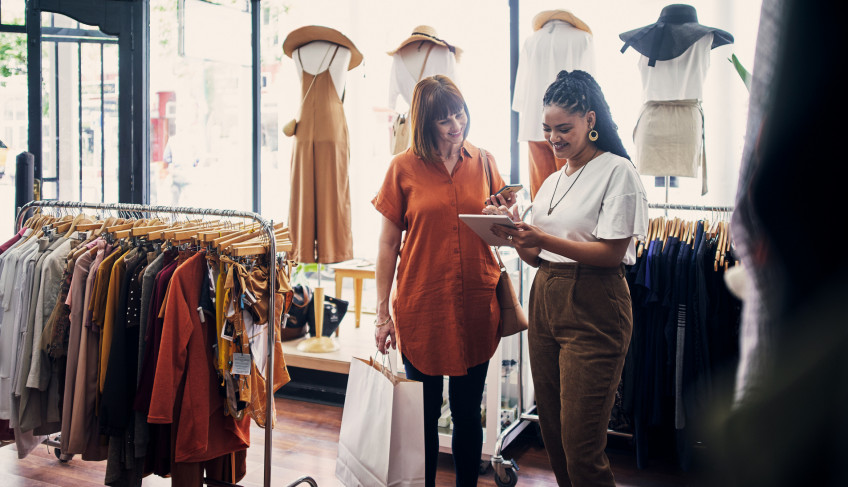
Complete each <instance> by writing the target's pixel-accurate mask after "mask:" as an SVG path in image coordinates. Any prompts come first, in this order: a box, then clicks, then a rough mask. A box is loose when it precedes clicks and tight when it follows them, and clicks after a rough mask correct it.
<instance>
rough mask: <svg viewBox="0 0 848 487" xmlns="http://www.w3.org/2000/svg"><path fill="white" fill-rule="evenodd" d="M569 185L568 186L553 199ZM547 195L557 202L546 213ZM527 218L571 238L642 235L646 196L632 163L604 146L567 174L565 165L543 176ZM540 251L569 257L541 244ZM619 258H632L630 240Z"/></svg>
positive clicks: (544, 254) (550, 258) (547, 255)
mask: <svg viewBox="0 0 848 487" xmlns="http://www.w3.org/2000/svg"><path fill="white" fill-rule="evenodd" d="M578 175H579V176H578ZM560 176H562V178H561V179H560ZM578 177H579V179H578ZM557 180H559V185H557ZM572 184H573V186H572ZM555 187H556V192H555V191H554V188H555ZM569 187H571V190H570V191H568V194H567V195H566V196H565V198H563V200H562V201H560V202H559V204H557V201H558V200H559V199H560V198H561V197H562V196H563V195H564V194H566V190H568V188H569ZM552 198H553V205H556V206H555V207H554V210H553V212H552V213H551V214H550V215H548V208H550V207H551V206H552V203H551V199H552ZM532 224H533V225H536V226H538V227H539V228H540V229H542V230H543V231H544V232H546V233H549V234H551V235H554V236H556V237H560V238H565V239H568V240H573V241H575V242H597V241H599V240H602V239H604V240H611V239H619V238H627V237H644V236H645V234H646V233H647V231H648V198H647V196H646V194H645V188H644V187H643V186H642V180H641V179H639V174H638V173H637V172H636V168H635V167H633V164H632V163H631V162H630V161H628V160H627V159H625V158H623V157H619V156H617V155H615V154H612V153H610V152H605V153H604V154H601V155H600V156H598V157H596V158H595V159H593V160H591V161H589V163H587V164H586V165H585V166H583V167H582V168H581V169H578V170H577V172H575V173H574V174H572V175H571V176H567V175H566V174H565V167H563V168H562V169H560V170H559V171H557V172H555V173H553V174H551V175H550V176H548V179H546V180H545V182H544V183H542V187H540V188H539V192H538V193H536V198H535V199H534V200H533V219H532ZM539 257H540V258H542V259H544V260H546V261H548V262H574V260H573V259H569V258H567V257H564V256H562V255H559V254H554V253H552V252H549V251H547V250H542V252H541V253H540V254H539ZM622 262H623V263H624V264H627V265H630V264H634V263H635V262H636V245H635V243H634V242H631V243H630V246H629V247H628V248H627V253H626V254H625V255H624V259H623V260H622Z"/></svg>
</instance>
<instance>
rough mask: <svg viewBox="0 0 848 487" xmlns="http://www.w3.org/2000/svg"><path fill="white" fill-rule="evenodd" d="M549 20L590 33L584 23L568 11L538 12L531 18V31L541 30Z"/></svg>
mask: <svg viewBox="0 0 848 487" xmlns="http://www.w3.org/2000/svg"><path fill="white" fill-rule="evenodd" d="M551 20H563V21H565V22H568V23H569V24H571V25H573V26H574V27H576V28H578V29H580V30H582V31H584V32H588V33H590V34H591V33H592V29H590V28H589V26H588V25H586V22H583V21H582V20H580V19H578V18H577V17H575V16H574V14H573V13H571V12H569V11H568V10H545V11H542V12H539V13H538V14H536V16H535V17H533V30H534V31H537V30H539V29H541V28H542V26H543V25H545V24H546V23H548V21H551Z"/></svg>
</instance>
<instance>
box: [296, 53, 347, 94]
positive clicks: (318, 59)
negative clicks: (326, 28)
mask: <svg viewBox="0 0 848 487" xmlns="http://www.w3.org/2000/svg"><path fill="white" fill-rule="evenodd" d="M337 46H338V48H339V50H338V51H337V52H336V55H335V57H333V51H334V50H335V49H336V47H337ZM292 59H293V60H294V65H295V66H296V67H297V75H298V76H299V77H300V78H301V79H303V72H304V71H306V72H307V73H309V74H313V75H317V74H318V73H321V72H324V71H326V70H327V69H328V64H329V70H330V76H331V77H332V78H333V86H335V88H336V92H337V93H338V95H339V98H341V96H342V93H343V92H344V86H345V79H346V77H347V67H348V64H350V50H349V49H348V48H346V47H343V46H339V45H338V44H334V43H332V42H327V41H313V42H310V43H309V44H306V45H303V46H300V47H299V48H297V49H295V50H294V51H293V52H292ZM330 59H332V60H333V62H332V63H330ZM301 62H302V63H303V64H302V65H301Z"/></svg>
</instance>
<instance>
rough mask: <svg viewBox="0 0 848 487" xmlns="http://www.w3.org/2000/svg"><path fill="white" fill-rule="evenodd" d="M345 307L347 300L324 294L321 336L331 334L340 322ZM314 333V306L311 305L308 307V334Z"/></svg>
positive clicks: (345, 310)
mask: <svg viewBox="0 0 848 487" xmlns="http://www.w3.org/2000/svg"><path fill="white" fill-rule="evenodd" d="M347 307H348V302H347V301H345V300H343V299H339V298H334V297H332V296H326V295H325V296H324V324H323V329H322V330H321V334H322V335H323V336H325V337H328V336H331V335H332V334H333V332H334V331H336V329H337V328H338V327H339V325H341V324H342V318H344V315H345V313H347ZM315 333H316V332H315V306H314V305H313V306H310V308H309V334H310V335H311V336H315Z"/></svg>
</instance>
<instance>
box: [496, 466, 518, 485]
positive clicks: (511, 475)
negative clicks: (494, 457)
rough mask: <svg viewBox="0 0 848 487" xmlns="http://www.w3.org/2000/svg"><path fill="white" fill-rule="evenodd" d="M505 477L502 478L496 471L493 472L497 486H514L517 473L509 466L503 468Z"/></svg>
mask: <svg viewBox="0 0 848 487" xmlns="http://www.w3.org/2000/svg"><path fill="white" fill-rule="evenodd" d="M504 473H505V474H506V479H502V478H501V477H500V476H499V475H498V472H495V484H496V485H497V486H498V487H514V486H515V484H517V483H518V474H517V473H516V472H515V470H513V469H511V468H506V469H504Z"/></svg>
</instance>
